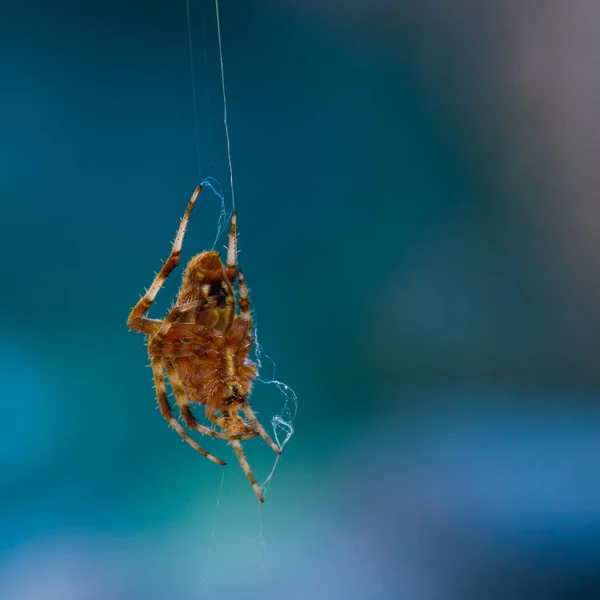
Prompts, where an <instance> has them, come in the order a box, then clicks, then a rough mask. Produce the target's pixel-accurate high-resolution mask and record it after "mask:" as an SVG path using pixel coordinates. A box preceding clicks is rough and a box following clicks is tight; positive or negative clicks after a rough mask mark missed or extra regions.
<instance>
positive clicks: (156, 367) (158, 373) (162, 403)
mask: <svg viewBox="0 0 600 600" xmlns="http://www.w3.org/2000/svg"><path fill="white" fill-rule="evenodd" d="M151 366H152V373H153V374H154V385H155V386H156V397H157V399H158V407H159V408H160V412H161V413H162V416H163V417H164V418H165V419H166V421H167V422H168V423H169V425H171V427H172V428H173V429H174V430H175V431H176V432H177V433H178V434H179V435H180V436H181V437H182V438H183V439H184V440H185V441H186V442H187V443H188V444H189V445H190V446H191V447H192V448H193V449H194V450H196V451H197V452H200V454H202V455H203V456H206V458H208V460H212V461H213V462H214V463H217V464H218V465H221V466H223V465H225V464H227V463H225V462H224V461H222V460H221V459H220V458H217V457H216V456H213V455H212V454H211V453H210V452H208V451H207V450H205V449H204V448H202V447H201V446H199V445H198V444H197V443H196V442H195V441H194V440H193V439H192V438H191V437H190V436H189V435H188V434H187V433H186V431H185V430H184V429H183V427H182V426H181V425H180V424H179V422H178V421H177V419H176V418H175V417H174V416H173V411H172V410H171V405H170V404H169V398H168V396H167V386H166V385H165V376H164V372H163V366H162V362H161V359H160V358H158V357H152V361H151Z"/></svg>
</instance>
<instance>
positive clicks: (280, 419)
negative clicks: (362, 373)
mask: <svg viewBox="0 0 600 600" xmlns="http://www.w3.org/2000/svg"><path fill="white" fill-rule="evenodd" d="M201 185H202V187H206V188H208V189H210V190H211V191H212V193H213V194H215V196H216V197H217V198H219V200H220V203H221V210H220V212H219V219H218V221H217V234H216V236H215V241H214V243H213V246H212V247H213V249H214V248H215V247H216V245H217V242H218V240H219V238H220V237H221V235H222V234H223V232H224V231H225V229H226V225H227V223H228V222H229V221H230V219H231V215H232V212H233V211H231V212H228V211H227V209H226V208H225V195H224V194H223V192H222V190H221V186H220V184H219V182H218V181H217V180H216V179H214V178H212V177H207V178H205V179H204V180H203V181H202V184H201ZM253 353H254V356H253V358H254V362H255V363H256V366H257V367H258V376H257V377H256V379H257V381H260V382H261V383H263V384H266V385H274V386H275V387H276V388H277V390H278V391H279V393H280V394H281V395H282V396H283V398H284V402H283V406H282V407H281V409H280V410H279V412H278V413H277V414H275V415H273V416H272V417H271V427H272V428H273V435H274V436H275V441H276V442H277V445H278V446H279V447H280V448H281V449H282V450H283V447H284V446H285V445H286V444H287V443H288V442H289V440H290V438H291V437H292V435H294V426H293V422H294V419H295V418H296V413H297V411H298V397H297V396H296V392H294V390H293V389H292V388H291V387H290V386H289V385H287V384H286V383H283V382H282V381H279V380H277V379H275V371H276V364H275V361H274V360H273V359H272V358H271V357H270V356H269V355H268V354H266V353H265V352H264V350H263V347H262V346H261V344H260V343H259V341H258V327H257V326H256V324H255V325H254V352H253ZM265 361H268V363H269V364H270V365H271V377H270V378H266V377H265V376H264V371H265V370H266V368H265V365H264V363H265ZM279 458H280V455H279V456H277V458H276V459H275V462H274V464H273V468H272V469H271V472H270V473H269V475H268V477H267V478H266V479H265V481H264V483H263V484H262V485H261V486H260V489H261V491H262V492H263V495H266V492H267V488H268V485H269V483H270V481H271V479H272V477H273V474H274V473H275V469H276V468H277V464H278V462H279Z"/></svg>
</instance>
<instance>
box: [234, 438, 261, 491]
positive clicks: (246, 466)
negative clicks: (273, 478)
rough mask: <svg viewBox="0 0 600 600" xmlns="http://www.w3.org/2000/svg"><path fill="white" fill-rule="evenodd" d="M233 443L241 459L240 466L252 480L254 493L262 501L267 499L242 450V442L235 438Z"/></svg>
mask: <svg viewBox="0 0 600 600" xmlns="http://www.w3.org/2000/svg"><path fill="white" fill-rule="evenodd" d="M231 445H232V446H233V449H234V450H235V453H236V455H237V458H238V460H239V461H240V466H241V467H242V469H243V470H244V473H246V477H247V478H248V479H249V480H250V483H251V484H252V487H253V488H254V493H255V494H256V495H257V496H258V499H259V500H260V501H261V502H264V501H265V499H264V498H263V495H262V492H261V491H260V488H259V487H258V483H256V478H255V477H254V474H253V473H252V470H251V469H250V465H249V464H248V460H247V459H246V455H245V454H244V451H243V450H242V444H241V443H240V442H238V441H237V440H234V441H232V442H231Z"/></svg>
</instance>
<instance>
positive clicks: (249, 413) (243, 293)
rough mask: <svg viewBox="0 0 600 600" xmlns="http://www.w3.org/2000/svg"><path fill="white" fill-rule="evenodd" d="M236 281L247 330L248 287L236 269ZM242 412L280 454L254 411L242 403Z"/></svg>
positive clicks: (250, 319) (279, 452)
mask: <svg viewBox="0 0 600 600" xmlns="http://www.w3.org/2000/svg"><path fill="white" fill-rule="evenodd" d="M238 281H239V292H240V293H239V300H238V303H239V305H240V312H241V313H242V317H244V319H246V321H247V322H248V329H250V328H251V327H252V315H251V313H250V296H249V294H248V286H247V285H246V279H245V278H244V273H243V272H242V270H241V269H238ZM241 408H242V410H243V412H244V415H246V418H247V419H248V420H249V421H250V423H251V424H252V427H254V429H256V431H258V433H259V435H260V437H261V438H262V439H263V440H265V442H267V444H269V446H271V448H273V450H275V452H277V454H281V448H279V446H277V444H275V443H274V442H273V440H272V439H271V438H270V437H269V434H268V433H267V432H266V431H265V428H264V427H263V426H262V425H261V424H260V423H259V422H258V419H257V418H256V415H255V414H254V411H253V410H252V409H251V408H250V405H249V404H248V402H247V401H246V402H244V403H243V404H242V407H241Z"/></svg>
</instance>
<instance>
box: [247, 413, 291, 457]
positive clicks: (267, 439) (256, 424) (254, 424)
mask: <svg viewBox="0 0 600 600" xmlns="http://www.w3.org/2000/svg"><path fill="white" fill-rule="evenodd" d="M242 411H243V412H244V415H246V418H247V419H248V421H250V423H251V424H252V427H254V429H256V431H258V434H259V435H260V437H261V438H262V439H263V440H265V442H267V444H269V446H271V448H273V450H275V452H277V454H281V448H280V447H279V446H278V445H277V444H276V443H275V442H274V441H273V440H272V439H271V438H270V437H269V434H268V433H267V432H266V431H265V428H264V427H263V426H262V425H261V424H260V423H259V421H258V419H257V418H256V415H255V414H254V411H253V410H252V409H251V408H250V405H249V404H248V402H244V404H242Z"/></svg>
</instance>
